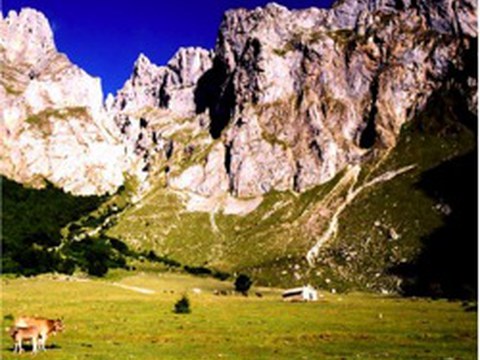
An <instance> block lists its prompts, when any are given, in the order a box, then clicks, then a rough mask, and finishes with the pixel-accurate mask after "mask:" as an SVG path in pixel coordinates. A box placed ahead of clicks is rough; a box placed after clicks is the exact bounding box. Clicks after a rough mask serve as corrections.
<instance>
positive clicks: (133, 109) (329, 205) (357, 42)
mask: <svg viewBox="0 0 480 360" xmlns="http://www.w3.org/2000/svg"><path fill="white" fill-rule="evenodd" d="M476 21H477V18H476V3H475V2H474V1H470V0H462V1H450V0H442V1H436V2H432V1H428V0H420V1H408V0H405V1H403V0H395V1H393V0H391V1H390V0H387V1H376V0H356V1H355V0H340V1H338V2H337V3H336V4H335V5H334V6H333V7H332V9H316V8H310V9H304V10H289V9H287V8H285V7H283V6H280V5H277V4H274V3H271V4H268V5H267V6H265V7H264V8H255V9H253V10H247V9H236V10H230V11H227V12H226V14H225V16H224V18H223V21H222V23H221V25H220V29H219V33H218V37H217V43H216V47H215V50H214V51H208V50H205V49H201V48H181V49H180V50H179V51H178V52H177V53H176V54H175V55H174V56H173V58H172V59H171V60H170V61H169V62H168V63H167V65H165V66H157V65H155V64H153V63H152V62H151V61H150V60H149V59H148V58H147V57H146V56H145V55H143V54H141V55H140V56H139V57H138V59H137V61H136V62H135V64H134V66H133V73H132V75H131V77H130V78H129V79H128V80H127V81H126V83H125V85H124V86H123V88H122V89H120V90H119V91H118V93H117V94H116V95H115V96H112V95H109V96H108V97H107V99H106V101H105V103H102V101H103V100H102V93H101V89H100V83H99V80H98V79H94V78H92V77H90V76H89V75H88V74H86V73H85V72H84V71H82V70H81V69H79V68H78V67H76V66H75V65H73V64H71V63H70V62H69V60H68V59H67V58H66V56H65V55H62V54H59V53H58V52H57V51H56V49H55V45H54V43H53V38H52V33H51V30H50V28H49V26H48V22H47V20H46V19H45V18H44V17H43V15H41V14H40V13H38V12H37V11H34V10H30V9H25V10H23V11H22V12H20V14H16V13H14V12H11V13H9V14H8V16H7V17H6V18H2V19H1V21H0V63H1V68H0V75H1V76H0V81H1V85H2V86H1V87H0V104H1V105H2V106H1V111H2V120H3V121H2V125H1V132H0V133H1V136H2V142H1V146H2V158H1V160H0V172H1V173H2V174H3V175H4V176H6V177H8V178H10V179H13V180H15V181H17V182H19V183H22V184H25V185H28V186H34V187H41V186H42V185H44V184H45V183H46V182H50V183H52V184H54V185H55V186H57V187H60V188H62V189H63V190H65V191H67V192H70V193H73V194H75V195H80V194H82V195H87V194H89V195H92V194H96V195H102V194H105V193H113V192H115V191H116V190H117V189H118V188H119V187H120V186H121V185H123V186H122V187H121V188H128V189H130V190H131V191H133V193H134V195H133V196H132V197H131V198H130V199H129V201H130V202H131V203H135V204H130V205H128V206H127V207H126V208H125V209H124V210H122V211H120V212H118V211H116V212H115V214H114V215H112V217H108V216H107V218H106V220H108V223H109V226H108V229H107V227H105V229H104V230H105V231H106V234H108V236H112V237H115V238H117V239H120V240H122V241H124V242H126V243H127V244H129V245H130V246H132V247H134V248H136V249H151V250H154V251H156V252H158V253H159V254H162V256H165V257H166V258H173V259H174V260H175V261H180V262H182V263H184V264H190V265H195V266H200V265H201V266H208V267H209V268H215V269H219V270H221V271H227V272H238V271H245V272H249V273H250V274H253V275H254V276H255V277H256V278H257V279H258V280H259V281H262V282H264V283H270V284H287V283H297V282H299V281H310V282H312V283H315V284H317V285H319V286H335V287H337V288H341V287H342V286H343V287H345V288H348V287H356V288H362V289H365V288H367V289H375V290H381V289H384V290H385V289H386V291H390V290H398V289H400V288H401V287H402V286H403V285H402V284H404V282H402V281H403V280H402V277H401V275H399V273H398V272H395V271H394V270H393V269H400V268H405V267H407V265H411V266H414V265H412V264H413V263H414V262H415V261H416V259H419V258H421V254H422V251H423V250H424V248H425V245H424V244H423V242H424V240H425V238H426V237H428V236H429V234H430V233H432V232H434V230H435V229H436V228H438V227H441V226H442V224H446V223H449V219H451V217H450V216H451V213H448V214H447V213H446V212H445V211H446V210H445V209H447V208H450V210H451V206H453V205H451V204H450V205H449V204H448V203H446V202H447V200H446V198H449V199H452V198H454V196H452V194H451V193H448V194H446V193H445V192H442V191H440V190H439V191H431V188H432V187H435V186H437V185H438V183H435V184H434V185H435V186H434V185H432V183H431V182H428V184H429V185H428V189H426V188H425V189H423V190H422V191H420V190H418V187H419V186H424V184H425V181H424V179H425V177H428V174H430V171H433V170H432V169H435V168H437V167H441V166H443V165H445V164H447V163H448V164H450V162H453V165H449V166H452V167H453V168H456V166H460V167H459V169H462V170H461V171H463V172H464V173H465V176H467V177H468V176H471V175H468V171H472V173H473V172H474V171H473V170H472V166H473V168H474V167H475V165H472V164H473V163H471V162H469V160H468V161H467V160H462V161H467V162H468V164H469V165H468V166H463V165H464V162H462V163H461V164H463V165H457V162H456V160H455V159H457V158H459V159H470V158H469V157H468V156H467V155H465V154H468V153H470V152H471V151H473V149H475V148H476V135H475V129H476V121H477V81H478V75H477V72H476V58H477V33H476V29H477V23H476ZM72 83H75V86H74V87H72V86H71V84H72ZM465 156H466V157H465ZM462 166H463V167H462ZM468 169H470V170H468ZM419 184H420V185H419ZM411 204H415V206H414V207H412V206H411ZM362 209H365V211H362ZM444 210H445V211H444ZM454 211H455V214H457V213H460V214H461V213H462V211H466V208H465V209H463V210H462V209H458V206H457V207H456V208H455V210H454ZM447 212H448V211H447ZM102 216H103V215H102ZM455 216H458V215H455ZM102 219H104V218H102ZM464 219H466V217H464ZM104 220H105V219H104ZM102 221H103V220H102ZM95 223H98V221H96V222H95ZM100 223H101V221H100ZM75 226H76V228H79V227H80V228H82V226H85V228H86V230H88V229H87V228H88V226H86V225H85V224H84V223H82V221H79V222H78V223H76V225H75ZM470 226H471V224H466V225H465V228H467V227H468V228H469V227H470ZM100 228H101V229H103V228H102V227H100ZM101 229H100V230H101ZM94 230H95V229H94ZM97 230H98V229H97ZM97 230H95V231H96V232H97V233H98V231H100V230H98V231H97ZM88 231H92V229H90V230H88ZM102 231H103V230H102ZM469 236H471V233H469V232H468V231H467V235H466V237H469ZM466 248H469V247H466ZM459 256H460V255H459ZM462 256H463V253H462V254H461V256H460V257H462ZM469 263H470V262H469ZM417 265H418V264H417ZM417 265H415V266H417ZM418 266H420V265H418ZM420 267H421V266H420ZM327 280H328V281H327ZM425 281H426V282H434V281H433V280H431V279H430V280H428V281H427V280H425ZM435 281H437V280H435ZM438 281H440V280H438Z"/></svg>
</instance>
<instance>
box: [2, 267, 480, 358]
mask: <svg viewBox="0 0 480 360" xmlns="http://www.w3.org/2000/svg"><path fill="white" fill-rule="evenodd" d="M119 284H120V286H125V285H126V286H135V287H139V288H147V289H150V290H153V291H154V293H150V294H144V293H140V292H137V291H134V290H132V289H128V288H125V287H120V286H119ZM2 288H3V289H2V301H3V309H2V317H3V324H2V325H3V326H2V331H3V332H2V339H3V341H2V345H1V347H2V352H1V355H2V356H1V358H2V359H16V358H31V355H30V354H29V353H25V354H22V355H15V354H13V353H12V351H11V350H12V341H11V339H10V338H8V335H7V334H6V332H5V328H6V327H7V326H9V325H11V320H10V319H11V317H12V316H17V315H21V314H24V315H27V314H28V315H41V316H46V317H51V318H57V317H62V318H63V319H64V323H65V326H66V329H65V331H64V332H63V333H61V334H58V335H57V336H55V337H52V338H50V339H49V341H48V345H49V346H50V349H47V352H46V353H41V354H38V355H37V356H35V359H38V360H41V359H99V360H100V359H102V360H104V359H118V360H120V359H409V360H410V359H476V339H477V322H476V312H467V311H465V309H464V307H462V304H461V303H459V302H447V301H445V300H437V301H431V300H420V299H402V298H396V297H381V296H378V295H371V294H359V293H352V294H346V295H344V294H335V295H334V294H327V293H323V294H322V295H323V297H322V299H321V300H320V301H319V302H316V303H291V304H290V303H284V302H282V301H281V297H280V295H281V290H278V289H266V288H259V289H253V291H251V295H250V296H249V297H248V298H246V297H243V296H239V295H233V294H230V295H227V296H217V295H214V294H213V291H214V290H215V289H217V290H231V288H232V285H231V284H230V283H229V282H220V281H217V280H213V279H210V278H199V277H190V276H186V275H181V274H168V273H166V274H144V273H133V274H132V273H126V272H118V271H117V272H114V273H113V275H110V276H109V278H108V279H107V280H88V279H85V280H80V279H77V280H68V281H67V280H66V279H65V278H55V277H54V276H52V275H46V276H41V277H36V278H17V279H9V278H3V279H2ZM195 288H198V289H200V290H201V292H200V293H198V290H197V291H196V292H197V293H195V292H194V291H193V289H195ZM255 291H258V292H261V293H262V294H263V297H261V298H260V297H257V296H255V295H254V292H255ZM184 293H186V294H188V296H189V298H190V300H191V309H192V313H191V314H185V315H177V314H174V313H173V311H172V309H173V305H174V303H175V302H176V301H177V300H178V299H179V298H180V297H181V295H182V294H184Z"/></svg>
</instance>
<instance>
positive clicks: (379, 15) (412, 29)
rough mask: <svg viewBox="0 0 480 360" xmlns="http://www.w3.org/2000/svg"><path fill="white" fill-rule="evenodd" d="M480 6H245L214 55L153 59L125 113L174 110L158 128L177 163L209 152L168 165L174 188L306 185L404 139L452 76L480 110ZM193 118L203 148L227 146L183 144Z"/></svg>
mask: <svg viewBox="0 0 480 360" xmlns="http://www.w3.org/2000/svg"><path fill="white" fill-rule="evenodd" d="M475 12H476V5H475V3H474V2H472V1H461V2H451V1H441V2H434V3H432V2H430V1H420V2H409V1H371V0H369V1H367V0H365V1H362V0H360V1H350V0H346V1H340V2H338V3H337V4H336V5H334V7H333V8H332V9H330V10H322V9H315V8H311V9H305V10H297V11H290V10H288V9H287V8H285V7H282V6H279V5H276V4H269V5H267V6H266V7H265V8H256V9H254V10H246V9H238V10H231V11H228V12H227V13H226V14H225V17H224V19H223V21H222V24H221V26H220V31H219V36H218V39H217V45H216V49H215V55H214V57H213V61H212V60H211V54H210V53H208V52H207V51H205V50H200V49H188V50H186V49H181V50H180V51H179V53H178V54H177V55H176V56H175V57H174V58H173V59H172V60H171V61H170V63H169V64H168V65H167V66H166V67H157V66H155V65H152V64H151V63H150V62H149V61H148V60H147V59H146V58H145V57H143V56H141V57H140V58H139V60H137V62H136V64H135V69H134V74H133V75H132V78H131V79H130V80H129V81H128V82H127V83H126V85H125V87H124V88H123V89H122V90H121V91H120V92H119V94H118V95H117V97H116V100H115V102H114V104H115V105H114V108H115V109H117V111H119V112H120V114H128V113H129V114H130V115H133V116H134V117H135V116H136V117H137V120H133V121H132V119H131V118H129V120H128V123H132V122H138V121H139V120H138V118H139V114H138V111H139V110H140V109H145V108H155V109H157V110H159V109H160V110H163V111H164V112H163V115H159V113H158V111H157V112H156V113H150V114H146V113H145V111H144V112H142V113H141V114H142V115H143V116H144V118H145V119H148V123H149V124H150V123H152V129H153V128H155V126H153V124H154V123H155V122H157V123H158V122H159V121H158V119H159V118H161V117H162V116H165V115H164V114H168V115H167V116H169V117H170V119H171V120H170V123H169V126H167V128H165V127H164V128H163V130H162V131H160V132H158V133H157V136H156V137H157V139H158V138H161V137H162V138H165V137H166V138H168V139H169V140H168V141H169V146H170V147H169V148H170V149H171V148H173V149H174V153H176V154H177V155H178V156H176V157H175V156H174V159H175V161H170V162H169V165H168V166H167V170H168V171H169V170H171V169H172V168H174V167H176V164H177V165H178V163H179V162H181V163H183V164H188V163H189V162H191V161H190V160H191V159H192V158H193V159H195V160H196V162H195V163H193V164H191V167H190V168H187V169H184V168H183V166H180V167H178V166H177V169H176V171H173V172H170V173H168V171H167V173H166V178H167V182H168V183H169V184H170V185H171V186H172V187H174V188H180V189H183V190H189V191H192V192H194V193H197V194H202V195H204V196H211V195H213V194H215V193H218V192H223V191H224V189H227V191H228V192H230V193H231V194H233V195H234V196H237V197H252V196H253V197H254V196H259V195H262V194H264V193H267V192H269V191H271V190H274V189H275V190H280V191H283V190H290V189H291V190H295V191H298V192H303V191H305V190H307V189H309V188H312V187H313V186H316V185H318V184H322V183H325V182H327V181H329V180H330V179H332V178H333V177H334V176H335V174H337V173H338V172H339V171H341V170H342V169H343V168H345V167H346V166H347V165H352V164H357V163H359V162H362V161H363V160H364V159H366V158H370V157H371V156H375V155H376V154H377V153H379V152H382V151H383V150H384V149H388V148H391V147H393V146H395V144H396V139H397V137H398V135H399V132H400V129H401V127H402V125H403V124H405V123H406V122H408V121H409V120H411V119H412V118H413V117H414V116H415V114H416V113H418V112H419V111H421V110H422V109H423V108H424V106H425V104H426V103H427V101H428V99H429V97H430V96H431V95H432V94H433V93H434V92H435V91H437V90H438V89H440V88H442V87H444V86H445V84H447V83H448V82H449V79H450V78H452V77H455V78H456V79H457V80H458V79H460V81H457V80H456V82H457V83H460V87H461V89H460V90H459V91H460V93H462V94H464V98H465V99H466V101H467V102H468V103H469V107H470V109H471V110H472V112H476V110H474V109H475V107H476V101H477V97H476V89H477V78H476V75H474V74H473V73H469V72H468V71H465V68H466V65H465V64H466V61H468V60H466V59H467V58H468V57H469V56H472V54H473V57H475V56H476V55H475V52H476V47H475V41H476V40H475V39H476V30H475V28H476V14H475ZM185 79H186V80H185ZM135 112H137V114H135ZM206 115H208V117H209V120H207V119H206ZM185 117H187V118H189V119H190V121H188V122H187V123H188V124H189V126H190V128H189V129H190V130H189V131H192V132H194V133H195V134H196V136H199V137H200V138H201V139H202V141H203V142H204V143H203V145H205V144H206V145H208V146H210V144H211V143H212V141H214V142H215V143H216V145H215V147H214V153H212V154H210V155H209V153H208V151H206V150H205V146H202V145H201V144H198V143H197V142H196V140H197V139H195V138H194V137H190V138H188V139H184V140H183V141H178V140H176V139H174V137H175V136H172V134H173V133H174V132H175V131H173V130H172V129H175V128H177V129H178V127H179V122H181V121H184V119H185ZM181 119H182V120H181ZM163 123H165V122H163ZM123 124H125V122H123ZM121 126H123V125H121ZM156 128H159V127H158V125H157V126H156ZM206 128H208V131H209V133H207V132H206ZM184 132H185V131H184ZM140 136H142V137H143V138H145V136H143V135H139V134H138V133H135V134H134V136H133V137H131V138H132V139H133V141H134V142H135V141H138V138H139V137H140ZM137 151H138V148H137ZM185 153H187V155H186V156H185ZM220 154H224V155H221V156H223V157H224V161H219V156H220ZM145 156H150V155H145ZM167 158H168V157H163V161H164V162H165V161H167V160H168V159H167ZM185 159H187V160H185ZM189 159H190V160H189ZM167 162H168V161H167ZM183 171H184V172H183ZM178 172H183V173H182V174H181V175H179V174H178ZM205 174H215V175H212V176H210V175H208V176H206V175H205Z"/></svg>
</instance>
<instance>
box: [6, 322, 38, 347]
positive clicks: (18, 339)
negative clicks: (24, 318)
mask: <svg viewBox="0 0 480 360" xmlns="http://www.w3.org/2000/svg"><path fill="white" fill-rule="evenodd" d="M10 336H11V337H12V339H13V341H14V342H15V347H14V348H13V352H18V353H21V352H23V348H22V341H24V340H27V341H30V342H31V343H32V351H33V352H34V353H36V352H37V343H39V340H40V337H41V335H40V330H39V329H38V328H37V327H36V326H28V327H21V328H20V327H14V328H12V329H10Z"/></svg>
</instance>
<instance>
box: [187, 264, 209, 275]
mask: <svg viewBox="0 0 480 360" xmlns="http://www.w3.org/2000/svg"><path fill="white" fill-rule="evenodd" d="M183 268H184V269H185V271H186V272H188V273H189V274H192V275H212V270H210V269H208V268H206V267H203V266H188V265H185V266H184V267H183Z"/></svg>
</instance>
